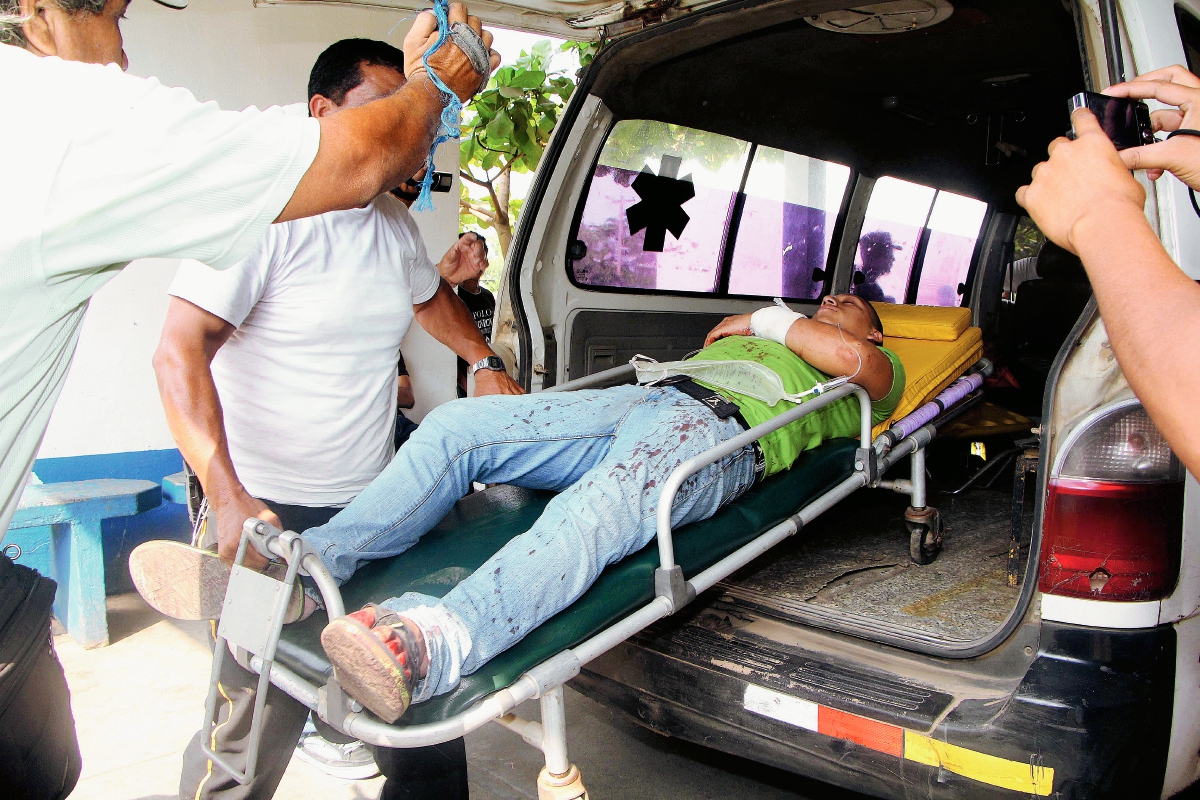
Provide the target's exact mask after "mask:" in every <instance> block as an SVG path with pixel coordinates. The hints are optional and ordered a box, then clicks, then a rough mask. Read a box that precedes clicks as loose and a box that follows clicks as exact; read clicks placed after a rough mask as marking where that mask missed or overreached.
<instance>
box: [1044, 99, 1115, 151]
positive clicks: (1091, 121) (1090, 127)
mask: <svg viewBox="0 0 1200 800" xmlns="http://www.w3.org/2000/svg"><path fill="white" fill-rule="evenodd" d="M1071 125H1072V126H1073V127H1074V128H1075V135H1076V136H1077V137H1078V136H1085V135H1087V134H1089V133H1098V134H1100V135H1101V136H1103V135H1104V129H1103V128H1101V127H1100V121H1099V120H1097V119H1096V115H1095V114H1093V113H1092V112H1091V110H1090V109H1086V108H1077V109H1075V110H1074V111H1072V112H1071ZM1058 141H1070V140H1069V139H1065V138H1063V137H1059V139H1055V140H1054V142H1051V143H1050V144H1051V146H1053V145H1054V143H1055V142H1058Z"/></svg>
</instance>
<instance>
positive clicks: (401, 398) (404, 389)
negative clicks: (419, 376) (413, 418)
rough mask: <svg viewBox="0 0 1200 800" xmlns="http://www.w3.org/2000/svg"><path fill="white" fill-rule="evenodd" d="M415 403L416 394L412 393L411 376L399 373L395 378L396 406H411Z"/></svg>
mask: <svg viewBox="0 0 1200 800" xmlns="http://www.w3.org/2000/svg"><path fill="white" fill-rule="evenodd" d="M416 404H417V396H416V395H415V394H413V385H412V378H410V377H409V376H407V375H400V376H399V377H397V378H396V407H397V408H412V407H413V406H415V405H416Z"/></svg>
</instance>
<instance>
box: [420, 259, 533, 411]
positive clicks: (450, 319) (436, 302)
mask: <svg viewBox="0 0 1200 800" xmlns="http://www.w3.org/2000/svg"><path fill="white" fill-rule="evenodd" d="M413 311H414V312H415V314H416V318H417V322H418V323H420V325H421V327H422V328H424V329H425V330H426V331H428V332H429V335H430V336H432V337H433V338H435V339H437V340H438V341H439V342H441V343H442V344H444V345H446V346H447V347H449V348H450V349H451V350H453V351H454V354H455V355H457V356H458V357H459V358H461V359H462V360H463V361H466V362H467V363H468V364H474V363H475V362H476V361H479V360H480V359H483V358H487V357H488V356H492V355H495V353H494V352H492V348H490V347H488V344H487V342H486V341H484V339H483V334H481V333H480V332H479V328H477V327H476V326H475V320H474V319H473V318H472V317H471V312H470V311H469V310H468V309H467V306H466V305H465V304H464V303H463V301H462V300H460V299H459V298H458V295H456V294H455V293H454V290H452V289H451V288H450V284H448V283H446V281H445V280H442V282H441V285H440V286H438V290H437V293H436V294H434V296H433V297H432V298H430V299H429V300H427V301H426V302H424V303H421V304H419V305H415V306H413ZM524 393H525V392H524V390H522V389H521V387H520V386H519V385H517V383H516V382H515V381H514V380H513V379H512V378H510V377H508V373H505V372H497V371H494V370H480V371H479V372H476V373H475V396H476V397H481V396H483V395H487V394H524Z"/></svg>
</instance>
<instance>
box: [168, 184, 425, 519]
mask: <svg viewBox="0 0 1200 800" xmlns="http://www.w3.org/2000/svg"><path fill="white" fill-rule="evenodd" d="M440 281H441V277H440V276H439V275H438V271H437V269H436V268H435V267H434V265H433V263H432V262H431V261H430V260H429V256H428V255H427V254H426V252H425V245H424V243H423V242H422V241H421V236H420V233H419V232H418V231H417V227H416V224H415V223H414V222H413V221H412V218H411V217H410V216H409V215H408V209H406V208H405V207H404V204H403V203H401V202H400V201H398V200H396V198H394V197H392V196H391V195H387V194H385V195H380V196H379V197H377V198H375V200H373V201H372V202H371V204H370V205H368V206H367V207H366V208H356V209H351V210H349V211H334V212H332V213H329V214H322V215H321V216H319V217H310V218H308V219H301V220H296V221H294V222H288V223H284V224H282V225H273V226H271V229H270V230H269V231H268V232H267V235H266V236H265V237H264V238H263V241H262V243H261V244H260V246H259V247H258V249H257V250H256V251H255V252H253V253H251V254H250V256H248V257H247V258H246V259H245V260H243V261H241V262H240V263H238V264H237V265H235V266H234V267H233V268H231V269H228V270H226V271H224V272H216V271H214V270H211V269H209V268H207V267H205V266H204V265H203V264H197V263H195V262H184V263H183V264H182V265H180V268H179V272H178V273H177V274H176V276H175V281H174V283H172V284H171V288H170V289H168V290H167V291H168V292H169V293H170V294H172V295H174V296H176V297H179V298H182V299H184V300H187V301H188V302H189V303H192V304H193V305H196V306H199V307H200V308H202V309H204V310H205V311H208V312H209V313H211V314H215V315H216V316H218V317H220V318H221V319H223V320H225V321H226V322H228V323H230V324H231V325H233V326H234V327H236V328H237V331H235V332H234V334H233V335H232V336H231V337H230V338H229V341H228V342H226V343H225V345H224V346H223V347H222V348H221V349H220V350H218V351H217V355H216V358H214V359H213V364H212V371H213V379H214V380H215V381H216V384H217V392H218V394H219V395H220V398H221V408H222V410H223V411H224V415H225V433H226V435H227V437H228V439H229V454H230V456H231V457H232V459H233V466H234V469H236V470H237V474H238V478H239V479H240V480H241V482H242V485H243V486H245V487H246V491H248V492H249V493H250V494H251V495H253V496H255V497H259V498H263V499H266V500H274V501H276V502H280V503H288V504H292V505H301V506H341V505H345V504H346V503H349V502H350V501H351V500H353V499H354V497H355V495H357V494H358V493H359V492H361V491H362V490H363V489H364V488H365V487H366V485H367V484H368V483H370V482H371V481H372V480H374V478H375V476H377V475H378V474H379V473H380V472H382V471H383V468H384V467H386V466H387V465H388V462H390V461H391V460H392V456H393V455H394V454H395V451H394V449H393V447H392V431H393V430H394V426H395V424H396V360H397V357H398V356H399V354H400V342H401V340H403V339H404V334H405V333H407V332H408V327H409V325H410V324H411V323H412V319H413V304H414V303H424V302H425V301H426V300H429V299H430V298H431V297H433V295H434V293H435V292H437V289H438V284H439V283H440Z"/></svg>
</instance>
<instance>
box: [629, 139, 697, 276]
mask: <svg viewBox="0 0 1200 800" xmlns="http://www.w3.org/2000/svg"><path fill="white" fill-rule="evenodd" d="M682 162H683V159H681V158H679V157H678V156H663V157H662V163H661V165H660V166H659V169H658V174H657V175H655V174H654V173H653V172H651V171H650V168H649V167H643V168H642V171H641V172H639V173H638V176H637V177H636V178H634V179H633V190H634V191H635V192H637V195H638V197H640V198H641V201H640V202H638V203H635V204H634V205H632V206H630V207H629V208H627V209H625V217H626V219H628V220H629V233H630V235H632V234H635V233H637V232H638V231H640V230H643V229H645V231H646V238H645V240H644V242H643V244H642V249H643V250H645V251H646V252H648V253H661V252H662V251H663V246H664V245H665V244H666V241H667V231H670V232H671V235H672V236H674V237H675V238H676V239H678V238H679V237H680V236H681V235H682V234H683V229H684V228H686V227H687V224H688V222H690V221H691V219H692V218H691V217H689V216H688V214H687V212H686V211H684V210H683V204H684V203H686V202H687V201H688V200H691V199H692V198H693V197H695V196H696V187H695V185H693V183H692V176H691V175H687V176H685V177H683V178H679V177H676V176H677V175H679V165H680V164H681V163H682Z"/></svg>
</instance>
